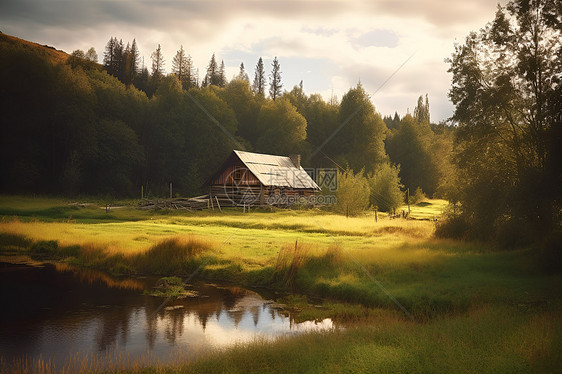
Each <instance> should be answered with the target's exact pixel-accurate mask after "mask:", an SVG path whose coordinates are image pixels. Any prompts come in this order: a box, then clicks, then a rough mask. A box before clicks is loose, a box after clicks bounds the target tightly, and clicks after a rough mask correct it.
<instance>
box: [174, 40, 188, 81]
mask: <svg viewBox="0 0 562 374" xmlns="http://www.w3.org/2000/svg"><path fill="white" fill-rule="evenodd" d="M186 70H187V57H186V56H185V51H184V50H183V45H181V46H180V49H179V50H178V51H177V52H176V55H175V56H174V59H173V60H172V74H175V75H176V76H177V77H178V80H179V81H180V82H183V80H184V79H185V76H186V74H187V71H186Z"/></svg>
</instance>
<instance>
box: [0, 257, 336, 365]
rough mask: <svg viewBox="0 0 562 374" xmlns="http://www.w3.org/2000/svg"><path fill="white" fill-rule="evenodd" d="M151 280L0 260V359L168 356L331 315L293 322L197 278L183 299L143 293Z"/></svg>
mask: <svg viewBox="0 0 562 374" xmlns="http://www.w3.org/2000/svg"><path fill="white" fill-rule="evenodd" d="M155 281H156V279H124V280H123V279H115V278H111V277H109V276H107V275H106V274H104V273H100V272H97V271H92V270H84V269H77V268H74V267H70V266H68V265H64V264H29V263H27V264H17V263H16V264H14V263H7V262H0V285H1V288H0V297H1V300H2V307H1V308H0V355H1V356H2V359H1V360H3V363H4V365H6V363H13V362H20V365H23V364H21V362H23V363H29V362H37V361H40V360H44V361H47V362H48V361H50V362H52V364H53V365H55V367H57V368H61V367H68V368H72V367H73V365H82V367H84V366H83V365H84V360H85V357H88V360H89V361H91V362H94V363H95V365H96V367H98V368H104V367H108V366H109V365H114V364H115V362H116V361H117V362H119V366H121V367H123V366H128V365H133V364H134V363H135V362H136V363H137V364H138V363H141V365H146V364H151V363H156V362H160V363H168V362H177V361H178V359H181V360H183V359H190V358H193V357H196V356H197V355H198V354H200V353H201V352H205V351H208V350H209V349H212V348H221V347H228V346H231V345H234V344H236V343H238V342H248V341H252V340H254V339H260V338H261V339H263V338H265V339H269V338H273V337H276V336H281V335H287V334H295V333H299V332H303V331H310V330H323V329H332V328H333V327H334V326H333V323H332V321H331V320H329V319H325V320H323V321H320V322H318V321H307V322H301V323H295V321H294V318H293V315H292V314H291V313H290V312H288V311H286V310H283V309H280V308H279V306H278V305H277V304H274V303H273V302H272V301H271V300H265V299H264V298H262V297H261V296H260V295H259V294H258V293H256V292H253V291H250V290H247V289H243V288H239V287H233V286H224V285H217V284H205V283H197V284H193V285H190V286H188V287H187V288H188V289H189V290H190V291H193V292H191V294H192V295H191V296H192V297H186V298H184V299H165V298H162V297H155V296H149V295H146V294H144V291H145V290H150V289H151V287H152V286H153V285H154V284H155ZM193 295H197V296H193ZM124 363H125V364H124ZM10 365H11V364H10ZM111 367H115V366H111Z"/></svg>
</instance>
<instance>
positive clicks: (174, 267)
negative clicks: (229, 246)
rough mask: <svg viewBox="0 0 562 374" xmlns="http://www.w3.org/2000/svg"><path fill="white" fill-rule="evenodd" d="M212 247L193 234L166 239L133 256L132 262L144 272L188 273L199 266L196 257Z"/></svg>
mask: <svg viewBox="0 0 562 374" xmlns="http://www.w3.org/2000/svg"><path fill="white" fill-rule="evenodd" d="M210 248H211V244H210V242H208V241H204V240H201V239H198V238H195V237H193V236H187V237H175V238H169V239H164V240H162V241H161V242H159V243H157V244H156V245H154V246H152V247H151V248H150V249H148V250H147V251H146V252H144V253H139V254H135V255H132V256H131V260H130V261H131V264H132V265H133V266H134V267H135V268H136V269H138V270H139V271H140V272H143V273H150V274H187V273H189V272H191V271H193V270H194V269H195V268H196V267H197V263H196V259H197V258H198V257H199V256H200V255H201V254H202V253H203V252H205V251H207V250H208V249H210Z"/></svg>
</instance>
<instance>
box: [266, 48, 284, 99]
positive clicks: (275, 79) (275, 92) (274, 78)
mask: <svg viewBox="0 0 562 374" xmlns="http://www.w3.org/2000/svg"><path fill="white" fill-rule="evenodd" d="M272 66H273V70H272V71H271V76H270V81H269V96H270V97H271V98H272V99H273V101H275V99H277V98H279V97H281V89H282V88H283V84H282V83H281V66H280V65H279V60H277V56H275V58H274V59H273V64H272Z"/></svg>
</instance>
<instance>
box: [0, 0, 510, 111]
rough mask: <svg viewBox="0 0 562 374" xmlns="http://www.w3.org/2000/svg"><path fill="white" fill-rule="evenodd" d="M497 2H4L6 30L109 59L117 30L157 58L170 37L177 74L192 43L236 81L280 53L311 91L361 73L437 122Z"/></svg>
mask: <svg viewBox="0 0 562 374" xmlns="http://www.w3.org/2000/svg"><path fill="white" fill-rule="evenodd" d="M500 3H502V4H503V3H505V1H500ZM496 4H497V2H496V1H495V0H419V1H406V0H382V1H380V0H370V1H358V0H347V1H346V0H341V1H340V0H333V1H323V0H309V1H291V0H261V1H257V0H252V1H248V0H242V1H234V0H230V1H229V0H203V1H179V0H178V1H168V0H152V1H142V0H137V1H134V0H117V1H104V0H0V31H2V32H3V33H5V34H10V35H14V36H17V37H20V38H23V39H26V40H30V41H34V42H37V43H40V44H47V45H51V46H54V47H56V48H58V49H62V50H64V51H66V52H68V53H71V52H72V51H73V50H75V49H82V50H87V49H89V48H90V47H92V46H93V47H94V48H95V49H96V51H97V52H98V55H99V58H100V61H101V59H102V58H103V51H104V47H105V45H106V43H107V41H108V40H109V38H110V37H112V36H115V37H117V38H118V39H122V40H123V41H124V42H125V44H126V42H128V41H132V40H133V38H136V41H137V43H138V46H139V49H140V51H141V54H142V55H143V56H144V58H145V63H146V64H147V65H148V66H150V54H151V53H152V52H153V51H154V50H155V49H156V47H157V45H158V44H161V46H162V50H163V52H164V57H165V60H166V65H165V67H166V70H167V71H168V72H169V71H170V68H171V61H172V58H173V55H174V54H175V52H176V51H177V49H179V47H180V45H183V47H184V49H186V50H187V52H188V53H189V54H190V55H191V56H192V58H193V60H194V63H195V65H196V67H197V68H199V71H200V72H204V71H205V69H206V65H207V64H208V62H209V59H210V57H211V55H212V53H215V54H216V56H217V58H218V59H219V60H221V59H222V60H224V63H225V65H226V68H227V69H226V71H227V77H228V78H229V79H230V78H231V77H232V76H234V75H235V74H236V73H237V71H238V67H239V65H240V63H241V62H243V63H244V65H245V66H246V70H247V72H248V73H249V75H250V78H253V74H254V67H255V65H256V62H257V60H258V58H259V57H260V56H261V57H262V58H263V59H264V62H265V65H266V71H267V73H268V74H269V72H270V71H271V62H272V60H273V58H274V57H275V56H277V57H278V59H279V62H280V64H281V71H282V80H283V85H284V88H285V89H287V90H290V89H291V88H292V87H293V86H294V85H296V84H298V83H299V82H300V81H301V80H303V84H304V89H305V91H306V92H307V93H309V94H310V93H321V94H322V95H323V96H324V97H325V98H329V97H330V96H331V95H332V94H333V95H336V96H337V97H338V98H341V97H342V95H343V94H344V93H345V92H346V91H347V90H348V89H349V88H350V87H352V86H354V85H356V83H357V82H358V80H361V82H362V84H363V86H364V87H365V89H366V90H367V91H368V92H369V93H370V94H371V99H372V101H373V103H374V104H375V107H376V108H377V110H378V111H379V112H380V113H381V114H383V115H386V114H393V113H394V112H395V111H397V112H398V113H399V114H401V115H403V114H405V113H406V112H407V110H408V109H409V110H410V111H412V110H413V107H414V106H415V103H416V100H417V97H418V96H419V95H421V94H425V93H428V94H429V100H430V109H431V116H432V121H435V122H437V121H440V120H442V119H445V118H447V117H449V116H450V115H451V114H452V110H453V106H452V104H451V103H450V102H449V101H448V99H447V91H448V87H449V86H450V80H451V76H450V74H448V73H447V68H448V65H447V64H446V63H445V62H444V61H443V60H444V59H445V58H447V57H448V56H450V55H451V53H452V52H453V46H454V43H455V42H462V41H463V40H464V37H465V36H466V35H467V34H468V33H469V32H470V31H472V30H477V29H479V28H480V27H482V26H484V24H485V23H486V22H488V21H490V20H492V19H493V18H494V13H495V9H496ZM410 57H411V58H410ZM408 58H410V59H409V60H408ZM406 60H408V61H407V62H406V63H405V64H404V62H405V61H406ZM403 64H404V65H403ZM401 65H403V67H402V68H400V69H399V67H400V66H401ZM397 69H399V71H398V72H397V73H396V74H395V75H394V76H392V78H391V79H390V80H388V82H387V83H386V84H385V85H384V87H382V88H380V87H381V85H382V84H383V83H384V82H385V81H386V80H387V79H388V78H389V77H390V76H391V75H392V74H393V73H394V72H395V71H396V70H397ZM379 88H380V89H379ZM377 90H378V91H377Z"/></svg>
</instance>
